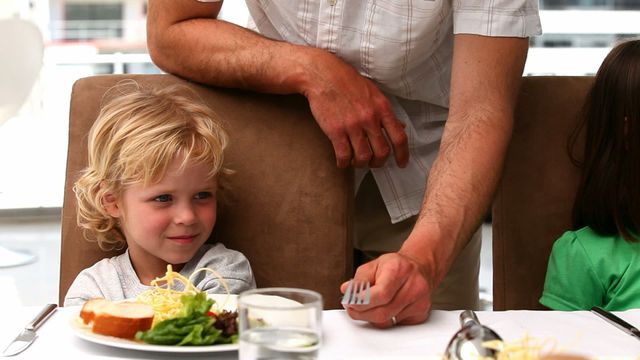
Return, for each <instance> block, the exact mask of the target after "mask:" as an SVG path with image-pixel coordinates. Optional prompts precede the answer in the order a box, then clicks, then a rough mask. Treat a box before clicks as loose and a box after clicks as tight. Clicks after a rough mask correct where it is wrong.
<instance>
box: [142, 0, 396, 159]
mask: <svg viewBox="0 0 640 360" xmlns="http://www.w3.org/2000/svg"><path fill="white" fill-rule="evenodd" d="M221 6H222V2H216V3H201V2H198V1H196V0H150V1H149V13H148V17H147V43H148V46H149V53H150V55H151V58H152V59H153V61H154V63H155V64H156V65H158V67H160V68H161V69H162V70H164V71H166V72H169V73H173V74H177V75H179V76H182V77H185V78H188V79H192V80H195V81H198V82H202V83H206V84H211V85H217V86H224V87H234V88H245V89H252V90H256V91H261V92H268V93H275V94H292V93H299V94H303V95H304V96H306V97H307V99H308V100H309V105H310V107H311V111H312V113H313V115H314V117H315V119H316V121H317V122H318V124H319V125H320V127H321V128H322V130H323V131H324V133H325V134H326V135H327V136H328V137H329V140H330V141H331V142H332V144H333V147H334V151H335V153H336V159H337V164H338V166H340V167H346V166H348V165H355V166H366V165H369V166H372V167H378V166H381V165H383V164H384V162H385V160H386V158H387V156H388V155H389V154H390V153H391V149H393V153H394V155H395V158H396V162H397V163H398V164H399V165H400V166H405V165H406V163H407V160H408V158H409V151H408V146H407V136H406V134H405V133H404V127H403V124H402V123H400V121H399V120H398V119H397V118H396V117H395V115H394V114H393V111H392V110H391V106H390V104H389V102H388V101H387V99H386V97H385V96H384V95H383V94H382V93H381V92H380V90H379V89H378V88H377V86H376V85H375V84H374V83H373V82H372V81H371V80H369V79H367V78H365V77H362V76H361V75H360V74H358V72H357V71H356V70H355V69H354V68H353V67H352V66H350V65H348V64H346V63H345V62H344V61H342V60H341V59H339V58H338V57H336V56H335V55H333V54H331V53H329V52H327V51H324V50H321V49H316V48H313V47H307V46H300V45H294V44H289V43H286V42H282V41H274V40H271V39H267V38H265V37H263V36H260V35H259V34H257V33H255V32H252V31H250V30H248V29H245V28H242V27H240V26H236V25H234V24H231V23H228V22H225V21H222V20H217V19H216V16H217V14H218V12H219V11H220V7H221ZM383 130H384V132H386V135H387V136H388V138H389V139H390V142H387V140H386V138H385V133H384V132H383Z"/></svg>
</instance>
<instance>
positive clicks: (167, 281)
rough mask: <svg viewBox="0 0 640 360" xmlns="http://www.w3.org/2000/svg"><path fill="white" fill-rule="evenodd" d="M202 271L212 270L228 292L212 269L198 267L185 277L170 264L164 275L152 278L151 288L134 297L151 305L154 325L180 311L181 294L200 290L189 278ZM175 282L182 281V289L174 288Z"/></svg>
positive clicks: (225, 286) (190, 293) (222, 280)
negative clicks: (153, 313)
mask: <svg viewBox="0 0 640 360" xmlns="http://www.w3.org/2000/svg"><path fill="white" fill-rule="evenodd" d="M202 271H209V272H212V273H213V274H214V275H215V276H216V277H217V278H218V279H220V282H221V283H222V286H224V288H225V290H226V291H227V294H229V293H230V291H229V286H228V285H227V282H226V281H224V278H223V277H222V276H221V275H220V274H218V273H217V272H216V271H214V270H212V269H209V268H200V269H198V270H196V271H194V272H193V273H192V274H191V276H189V278H188V279H187V278H186V277H184V276H182V275H180V273H177V272H175V271H173V267H172V266H171V265H167V273H166V274H165V276H163V277H161V278H156V279H154V280H152V281H151V286H153V288H152V289H150V290H147V291H145V292H144V293H142V294H140V295H139V296H138V298H137V299H136V301H137V302H140V303H143V304H148V305H151V306H152V307H153V310H154V311H155V320H154V324H153V325H154V326H155V325H156V324H157V323H159V322H161V321H164V320H167V319H171V318H174V317H176V316H177V315H178V314H179V313H180V311H181V310H182V307H183V303H182V300H181V298H182V296H183V295H195V294H197V293H199V292H200V290H198V289H197V288H196V287H195V286H194V285H193V282H191V279H192V278H193V277H194V276H195V275H196V274H198V273H199V272H202ZM176 282H180V283H182V284H183V285H184V290H176V289H175V285H176ZM222 307H224V304H222V305H221V306H220V309H222Z"/></svg>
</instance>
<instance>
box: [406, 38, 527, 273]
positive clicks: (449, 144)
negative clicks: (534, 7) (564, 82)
mask: <svg viewBox="0 0 640 360" xmlns="http://www.w3.org/2000/svg"><path fill="white" fill-rule="evenodd" d="M495 40H496V39H490V38H482V37H480V38H478V37H474V36H468V37H464V38H463V41H458V42H457V43H456V46H455V47H454V63H453V71H452V85H451V88H452V91H451V100H450V113H449V118H448V120H447V124H446V126H445V131H444V134H443V138H442V142H441V146H440V152H439V155H438V158H437V159H436V161H435V162H434V165H433V167H432V169H431V173H430V175H429V179H428V182H427V188H426V191H425V197H424V203H423V206H422V210H421V213H420V216H419V217H418V221H417V223H416V226H415V228H414V230H413V231H412V233H411V235H410V236H409V238H408V239H407V241H406V242H405V244H404V245H403V247H402V249H401V250H400V252H401V253H403V254H405V255H406V256H410V257H413V258H414V259H415V260H416V261H418V262H419V263H421V264H423V265H424V266H425V268H424V269H423V271H425V272H427V273H428V274H427V276H428V277H429V278H431V279H434V282H435V283H436V284H437V283H439V281H440V280H442V278H443V277H444V276H445V275H446V272H447V271H448V269H449V267H450V266H451V263H452V262H453V260H454V259H455V256H457V254H458V253H459V252H460V251H461V250H462V248H463V247H464V245H465V244H466V243H467V241H468V239H469V238H470V237H471V235H472V234H473V232H474V231H475V230H476V229H477V227H478V225H479V224H480V222H481V221H482V218H483V217H484V215H485V214H486V211H487V209H488V208H489V206H490V204H491V199H492V198H493V193H494V191H495V189H496V186H497V183H498V181H499V178H500V173H501V170H502V164H503V161H504V156H505V152H506V149H507V146H508V143H509V140H510V138H511V131H512V128H513V112H514V107H515V102H516V98H517V93H518V88H519V84H520V79H521V74H522V69H523V66H524V61H525V58H526V48H527V45H526V41H527V40H526V39H497V41H495ZM493 46H495V48H491V49H489V48H487V47H493ZM456 51H457V52H458V54H456V53H455V52H456ZM478 54H480V55H478ZM483 54H484V55H483ZM456 55H457V56H456Z"/></svg>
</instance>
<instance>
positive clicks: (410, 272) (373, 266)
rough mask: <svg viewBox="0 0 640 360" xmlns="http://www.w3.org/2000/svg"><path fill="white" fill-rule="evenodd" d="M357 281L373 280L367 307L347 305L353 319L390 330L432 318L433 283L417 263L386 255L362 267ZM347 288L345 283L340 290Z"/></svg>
mask: <svg viewBox="0 0 640 360" xmlns="http://www.w3.org/2000/svg"><path fill="white" fill-rule="evenodd" d="M354 279H358V280H363V281H370V282H371V283H372V284H373V286H372V287H371V302H370V303H369V304H368V305H347V306H346V310H347V313H348V314H349V316H351V318H353V319H355V320H364V321H368V322H370V323H371V324H372V325H374V326H376V327H378V328H388V327H391V326H394V325H395V324H396V323H397V324H403V325H412V324H420V323H423V322H424V321H426V320H427V318H428V317H429V310H430V309H431V292H432V291H433V284H432V281H430V280H428V274H427V273H426V271H425V268H424V267H422V266H421V265H420V264H418V263H417V262H416V261H415V260H413V259H411V258H409V257H407V256H405V255H402V254H400V253H390V254H385V255H382V256H380V257H379V258H377V259H375V260H373V261H371V262H369V263H366V264H364V265H362V266H360V267H359V268H358V270H357V271H356V274H355V276H354ZM346 288H347V283H344V284H342V286H341V287H340V291H342V292H343V293H344V292H345V291H346ZM392 317H395V320H396V323H394V322H393V320H391V319H392Z"/></svg>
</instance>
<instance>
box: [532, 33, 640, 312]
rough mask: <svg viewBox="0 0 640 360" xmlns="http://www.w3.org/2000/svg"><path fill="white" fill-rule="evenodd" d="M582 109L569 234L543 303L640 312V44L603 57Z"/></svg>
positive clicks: (559, 247) (561, 242) (556, 254)
mask: <svg viewBox="0 0 640 360" xmlns="http://www.w3.org/2000/svg"><path fill="white" fill-rule="evenodd" d="M584 109H585V118H584V123H583V124H582V125H581V126H586V144H585V147H584V153H585V156H584V161H583V164H582V165H583V167H582V169H583V173H582V178H581V181H580V186H579V189H578V193H577V196H576V200H575V204H574V209H573V223H574V230H573V231H568V232H566V233H565V234H564V235H562V237H560V238H559V239H558V240H557V241H556V242H555V244H554V246H553V251H552V253H551V258H550V259H549V265H548V269H547V276H546V280H545V285H544V292H543V294H542V297H541V299H540V303H541V304H543V305H545V306H546V307H548V308H551V309H556V310H588V309H590V308H591V307H592V306H600V307H603V308H605V309H607V310H627V309H631V308H640V242H638V240H639V239H640V237H639V236H638V235H639V230H640V40H632V41H627V42H624V43H621V44H620V45H618V46H616V47H615V48H614V49H613V50H612V51H611V52H610V53H609V55H607V57H606V58H605V60H604V62H603V63H602V65H601V66H600V69H599V70H598V73H597V74H596V77H595V82H594V85H593V88H592V89H591V92H590V93H589V96H588V98H587V102H586V104H585V108H584ZM578 130H580V128H579V129H578Z"/></svg>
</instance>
